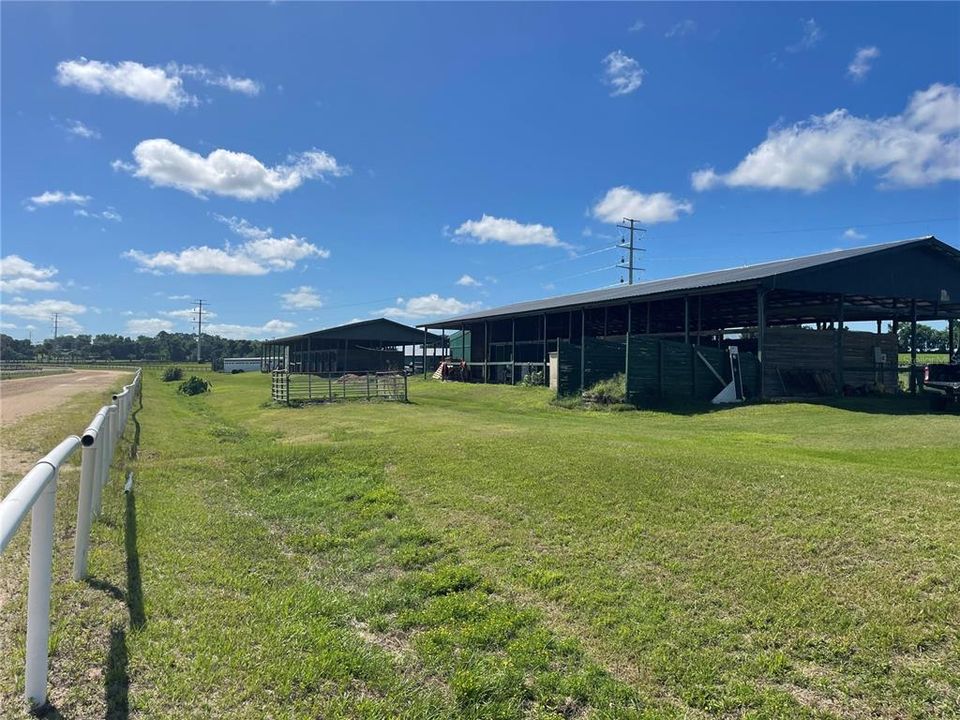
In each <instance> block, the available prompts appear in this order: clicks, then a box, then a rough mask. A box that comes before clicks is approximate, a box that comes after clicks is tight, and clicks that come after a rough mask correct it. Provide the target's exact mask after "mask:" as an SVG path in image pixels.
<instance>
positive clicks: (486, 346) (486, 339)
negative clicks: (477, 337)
mask: <svg viewBox="0 0 960 720" xmlns="http://www.w3.org/2000/svg"><path fill="white" fill-rule="evenodd" d="M489 363H490V323H489V322H488V321H486V320H484V321H483V381H484V382H488V377H487V375H488V371H487V365H489Z"/></svg>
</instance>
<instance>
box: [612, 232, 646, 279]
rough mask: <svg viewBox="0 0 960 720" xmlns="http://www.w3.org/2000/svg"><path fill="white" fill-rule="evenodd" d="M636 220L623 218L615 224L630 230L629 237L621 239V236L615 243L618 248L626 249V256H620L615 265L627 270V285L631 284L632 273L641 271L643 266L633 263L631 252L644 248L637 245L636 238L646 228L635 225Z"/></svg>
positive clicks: (642, 250)
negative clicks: (617, 243) (618, 242)
mask: <svg viewBox="0 0 960 720" xmlns="http://www.w3.org/2000/svg"><path fill="white" fill-rule="evenodd" d="M637 222H638V221H637V220H634V219H633V218H624V219H623V222H621V223H620V224H618V225H617V227H618V228H621V229H622V230H629V231H630V239H629V240H623V239H622V238H621V240H620V244H619V245H617V247H619V248H623V249H624V250H626V251H627V256H626V257H625V258H621V260H620V262H619V263H618V264H617V267H620V268H624V269H625V270H626V271H627V285H633V275H634V273H635V272H638V271H639V272H643V268H641V267H637V266H636V264H635V263H634V257H633V254H634V253H635V252H644V250H645V248H642V247H637V245H636V240H637V239H639V234H641V233H645V232H646V230H645V229H644V228H642V227H640V226H639V225H637ZM620 282H623V278H622V277H621V278H620Z"/></svg>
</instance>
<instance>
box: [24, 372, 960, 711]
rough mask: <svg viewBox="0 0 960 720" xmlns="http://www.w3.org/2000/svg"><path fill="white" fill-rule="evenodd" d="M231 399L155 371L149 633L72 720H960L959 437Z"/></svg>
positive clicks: (718, 420)
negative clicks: (190, 391)
mask: <svg viewBox="0 0 960 720" xmlns="http://www.w3.org/2000/svg"><path fill="white" fill-rule="evenodd" d="M211 377H212V379H213V381H214V388H213V392H212V393H211V394H209V395H206V396H199V397H195V398H184V397H180V396H177V395H176V394H175V392H174V388H173V387H172V386H171V385H164V384H162V383H160V382H159V381H158V380H157V379H156V378H155V377H153V375H151V374H150V373H148V377H147V383H146V407H145V408H144V410H143V412H142V413H140V415H139V418H140V422H141V423H142V429H143V435H142V439H143V445H142V450H141V454H140V458H139V460H138V461H137V463H136V464H135V465H134V466H133V467H134V469H135V472H136V481H135V487H136V492H135V494H134V496H133V497H132V498H129V499H126V500H125V499H124V498H123V497H122V494H121V493H120V492H119V487H118V486H117V485H113V486H112V488H111V491H110V492H108V493H107V508H106V512H105V516H104V521H103V522H102V523H100V524H99V525H98V535H97V539H98V542H97V546H96V550H95V552H94V556H93V558H92V563H91V569H92V571H93V572H94V574H95V575H96V576H97V580H96V581H95V584H93V585H91V586H90V589H91V590H96V591H98V592H99V593H100V594H99V595H97V596H96V597H95V598H93V599H88V600H89V602H92V603H96V602H101V603H103V604H109V603H112V605H109V607H111V608H112V609H113V611H116V608H117V606H118V604H119V605H120V607H123V608H124V609H125V612H124V613H123V615H124V618H123V621H122V623H120V624H116V623H113V624H112V625H111V626H110V627H109V628H104V627H103V624H102V623H101V624H100V626H98V627H95V628H94V630H92V631H90V632H94V633H96V632H99V634H100V635H104V636H105V637H106V638H107V641H106V642H105V643H104V644H103V649H102V657H101V658H100V659H99V660H98V661H94V662H93V667H91V668H88V670H87V672H86V674H83V673H80V672H76V673H75V676H74V677H72V680H71V682H72V688H73V690H72V691H71V694H65V696H63V697H62V699H61V704H60V705H59V706H58V709H59V710H60V711H61V712H62V713H63V714H64V715H68V714H69V716H71V717H81V718H82V717H103V716H104V714H106V715H107V716H109V717H125V716H126V715H127V714H131V715H133V714H135V715H138V716H141V717H209V716H222V717H249V718H255V717H302V716H316V717H324V718H327V717H376V718H380V717H383V718H387V717H411V718H412V717H438V718H439V717H451V718H452V717H476V718H487V717H491V718H496V717H502V718H525V717H671V716H675V717H711V716H743V717H784V718H786V717H791V718H792V717H867V716H879V717H954V716H956V715H957V714H958V713H960V701H958V691H960V678H958V669H957V668H958V667H960V654H958V617H960V605H958V580H957V578H958V570H960V561H958V540H957V538H958V536H960V527H958V522H960V521H958V517H960V500H958V498H960V489H958V483H957V466H958V460H960V433H958V432H957V431H958V429H960V419H958V418H957V417H956V416H953V417H950V416H927V415H924V414H920V413H921V411H922V409H923V405H921V404H919V403H910V402H897V403H887V402H883V401H873V400H855V401H853V400H852V401H848V402H846V403H844V404H843V405H842V406H841V407H834V406H830V405H789V406H788V405H784V406H754V407H742V408H735V409H729V410H723V411H717V412H706V413H701V412H696V411H693V410H692V409H690V408H686V409H682V411H680V412H637V413H619V414H615V415H614V414H606V413H594V412H590V413H587V412H579V411H568V410H562V409H559V408H555V407H551V406H550V405H549V403H548V393H546V392H545V391H541V390H536V389H524V388H510V387H493V386H464V385H455V384H443V385H442V384H440V383H432V382H423V381H420V380H417V379H415V380H412V381H411V398H412V399H413V401H414V402H412V403H410V404H407V405H400V404H391V403H382V404H376V403H374V404H368V403H352V404H344V405H331V406H313V407H304V408H285V407H273V406H271V405H270V404H269V403H268V402H266V400H267V399H268V396H269V385H268V379H267V378H265V377H263V376H259V375H238V376H223V375H215V376H211ZM116 591H119V595H117V592H116ZM97 598H99V600H98V599H97ZM86 612H88V613H90V612H92V610H89V609H88V610H87V611H86ZM74 625H75V623H74ZM75 629H76V628H75V627H73V626H72V625H71V624H70V623H67V622H65V621H64V620H62V619H58V620H57V628H56V630H55V632H56V633H57V635H58V636H64V637H73V635H74V634H75ZM17 642H20V639H19V638H18V639H17ZM81 653H82V650H81V649H80V646H79V645H78V644H77V643H76V642H72V643H71V644H70V646H69V647H68V646H66V645H64V644H61V645H59V646H58V648H57V652H56V653H55V656H54V664H55V667H61V666H66V667H71V668H79V667H82V666H83V662H81V661H80V657H81ZM89 655H90V653H89V651H87V655H86V656H84V658H85V659H86V660H87V661H88V662H89ZM98 663H99V664H98ZM58 697H61V696H58Z"/></svg>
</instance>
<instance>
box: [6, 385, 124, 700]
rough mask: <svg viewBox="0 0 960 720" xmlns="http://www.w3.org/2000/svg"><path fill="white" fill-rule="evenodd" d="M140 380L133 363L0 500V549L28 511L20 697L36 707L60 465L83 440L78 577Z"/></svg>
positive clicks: (43, 673)
mask: <svg viewBox="0 0 960 720" xmlns="http://www.w3.org/2000/svg"><path fill="white" fill-rule="evenodd" d="M140 383H141V371H140V370H139V369H138V370H137V374H136V375H135V376H134V379H133V382H132V383H131V384H130V385H127V386H126V387H124V389H123V392H122V393H121V394H120V395H119V396H118V397H117V398H115V399H116V400H117V403H116V404H114V405H106V406H104V407H102V408H101V409H100V411H99V412H98V413H97V414H96V416H94V419H93V422H92V423H91V424H90V427H88V428H87V430H86V431H85V432H84V435H83V439H82V440H81V439H80V438H78V437H77V436H75V435H71V436H69V437H67V438H66V439H64V440H63V442H61V443H60V444H59V445H57V446H56V447H55V448H54V449H53V450H51V451H50V452H49V453H47V455H45V456H44V457H43V458H42V459H41V460H40V461H39V462H37V464H36V465H34V467H33V468H32V469H31V470H30V472H28V473H27V474H26V475H25V476H24V477H23V479H22V480H21V481H20V482H19V483H17V485H16V486H15V487H14V488H13V489H12V490H11V491H10V492H9V494H8V495H7V496H6V497H4V498H3V499H2V500H0V553H2V552H3V551H4V550H6V548H7V546H8V545H9V544H10V542H11V540H12V539H13V536H14V534H15V533H16V531H17V529H18V528H19V527H20V524H21V523H22V522H23V520H24V518H25V517H26V516H27V513H28V512H29V513H30V514H31V527H30V580H29V587H28V591H27V648H26V651H27V652H26V668H25V682H24V697H25V699H26V700H27V702H29V703H32V704H33V705H34V706H35V707H42V706H44V705H45V704H46V702H47V673H48V668H49V657H48V648H49V644H50V590H51V586H52V581H53V538H54V513H55V509H56V504H57V481H58V480H59V477H60V469H61V467H62V466H63V465H64V464H65V463H66V462H67V460H69V458H70V456H71V455H72V454H73V453H74V451H75V450H76V449H77V448H78V447H80V446H81V445H82V446H83V459H82V463H81V468H80V490H79V494H78V501H77V535H76V540H75V547H74V558H73V575H74V578H75V579H78V580H79V579H80V578H82V577H83V576H84V575H85V574H86V571H87V554H88V550H89V546H90V526H91V524H92V522H93V517H94V516H95V515H99V513H100V509H101V504H102V489H103V487H104V485H106V483H107V481H108V480H109V477H110V465H111V462H112V459H113V454H114V450H115V449H116V447H117V445H118V444H119V441H120V437H121V435H122V434H123V429H124V428H125V427H126V424H127V418H128V417H129V415H130V412H131V410H132V408H133V399H134V397H135V396H136V394H137V392H141V384H140Z"/></svg>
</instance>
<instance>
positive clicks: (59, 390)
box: [0, 370, 132, 428]
mask: <svg viewBox="0 0 960 720" xmlns="http://www.w3.org/2000/svg"><path fill="white" fill-rule="evenodd" d="M124 375H132V373H131V372H126V371H124V370H78V371H76V372H72V373H67V374H64V375H50V376H48V377H43V376H40V377H30V378H19V379H14V380H4V381H3V382H0V428H5V427H8V426H10V425H12V424H13V423H15V422H17V421H18V420H22V419H23V418H25V417H27V416H28V415H33V414H34V413H38V412H43V411H44V410H49V409H50V408H54V407H56V406H57V405H59V404H60V403H61V402H63V401H64V400H66V399H67V398H69V397H71V396H73V395H76V394H77V393H82V392H89V391H92V390H106V389H107V388H109V387H110V386H111V385H112V384H113V383H114V382H116V380H117V378H118V377H121V376H124ZM98 409H99V408H90V417H93V414H94V413H95V412H96V411H97V410H98Z"/></svg>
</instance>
